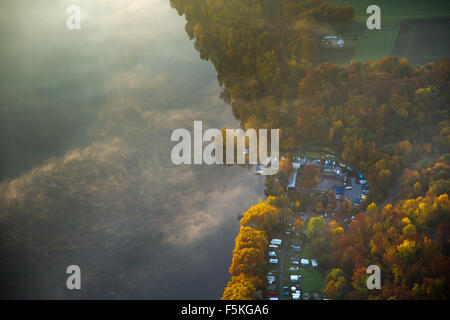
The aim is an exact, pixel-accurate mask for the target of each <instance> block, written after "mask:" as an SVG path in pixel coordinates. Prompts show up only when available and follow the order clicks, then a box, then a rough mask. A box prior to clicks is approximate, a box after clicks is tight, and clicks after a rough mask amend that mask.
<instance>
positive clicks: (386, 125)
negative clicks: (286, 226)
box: [171, 0, 450, 298]
mask: <svg viewBox="0 0 450 320" xmlns="http://www.w3.org/2000/svg"><path fill="white" fill-rule="evenodd" d="M171 4H172V6H173V7H174V8H176V9H177V10H178V13H179V14H180V15H182V14H184V15H185V17H186V21H187V23H186V32H187V34H188V35H189V37H190V38H191V39H194V40H195V42H194V43H195V48H196V49H197V50H198V51H199V53H200V56H201V57H202V58H203V59H208V60H210V61H211V62H212V63H213V65H214V66H215V68H216V70H217V73H218V81H219V83H220V84H221V86H222V87H223V92H222V97H223V99H224V100H225V101H226V102H228V103H230V104H231V106H232V109H233V112H234V114H235V116H236V117H237V118H238V119H240V121H241V125H242V127H243V128H245V129H247V128H280V130H281V141H280V146H281V149H282V151H284V152H292V151H295V150H297V149H298V148H302V149H303V148H307V147H308V146H318V147H326V148H328V149H329V150H332V151H333V152H335V153H336V154H338V155H339V156H340V157H341V158H342V159H343V160H344V161H346V162H347V163H349V164H351V165H352V166H354V167H357V168H359V170H361V171H362V172H363V173H364V174H365V176H366V177H367V179H368V181H369V182H370V185H371V195H370V196H371V200H373V201H374V202H376V203H379V204H380V203H381V201H382V200H383V199H384V198H385V195H386V193H387V191H388V189H389V187H390V186H391V185H392V184H393V183H394V182H395V181H396V180H397V178H398V177H399V176H400V174H402V172H403V175H404V176H402V179H403V180H402V181H404V183H403V184H402V190H401V192H400V198H399V199H398V201H397V203H396V205H394V206H390V205H388V206H386V207H384V208H378V207H377V205H376V204H375V203H374V204H372V205H370V206H369V208H368V209H367V214H366V215H364V214H360V215H358V217H357V219H356V220H355V221H354V222H353V223H352V224H351V226H350V228H349V230H348V231H346V232H341V229H342V228H341V227H340V226H339V225H338V224H337V223H336V222H334V223H330V225H328V226H327V227H326V228H325V229H324V230H323V234H322V235H321V236H319V237H318V238H319V239H322V240H323V241H319V240H317V241H316V242H317V243H319V242H320V245H318V248H320V250H318V251H321V257H322V261H326V264H327V265H328V266H329V267H330V273H329V276H328V278H327V280H328V282H327V285H326V287H325V292H326V293H327V295H328V296H330V297H332V298H344V297H346V298H368V297H369V293H368V292H367V289H364V288H363V286H362V284H364V283H365V282H362V280H361V279H363V278H364V277H366V274H365V273H364V272H363V271H362V269H361V268H362V267H363V266H364V267H365V266H367V265H368V263H369V262H370V263H380V264H382V265H383V266H384V267H385V268H386V269H387V270H390V272H391V274H392V276H390V277H388V278H387V279H386V283H387V286H386V288H385V289H384V290H383V291H382V293H381V294H380V295H379V296H380V297H382V298H424V297H431V298H433V297H447V298H448V297H449V292H448V288H449V279H450V277H449V275H448V271H449V263H450V262H449V259H450V258H449V252H448V241H449V239H448V237H446V236H444V235H445V232H444V231H448V224H449V223H450V221H449V207H450V205H449V201H448V196H447V195H448V193H449V191H450V190H449V181H450V180H449V178H450V177H449V170H448V169H449V168H448V165H449V164H448V156H447V157H442V158H441V159H440V160H439V161H438V162H435V163H431V164H429V166H422V167H420V169H418V170H415V169H412V168H411V165H412V163H414V162H415V161H416V160H417V159H418V158H420V157H427V158H432V156H433V155H443V154H445V153H448V151H449V147H450V120H449V110H450V108H449V92H450V88H449V84H450V82H449V76H450V60H449V59H444V60H441V61H440V62H438V63H429V64H427V65H424V66H420V67H414V66H412V65H411V64H410V63H409V62H408V61H407V60H405V59H399V58H397V57H385V58H383V59H380V60H379V61H367V62H364V63H361V62H352V63H351V64H349V65H347V66H343V67H340V66H336V65H333V64H331V63H328V62H326V61H321V60H320V54H319V53H320V46H319V40H320V36H321V35H320V34H319V32H318V31H317V30H319V28H318V27H317V26H318V24H319V23H324V22H333V21H349V20H352V19H353V16H354V11H353V8H351V7H349V6H346V7H342V6H336V5H332V4H327V3H326V2H321V1H319V0H303V1H294V0H281V1H271V0H249V1H239V0H206V1H205V0H191V1H187V0H171ZM408 168H409V169H408ZM281 171H283V170H281ZM435 171H436V172H435ZM433 172H434V173H433ZM272 200H273V199H272ZM261 205H262V204H259V205H258V206H261ZM275 207H276V206H275ZM278 208H280V207H278ZM265 211H269V212H272V211H271V210H268V209H267V208H266V210H265ZM249 212H250V210H249ZM245 217H246V216H245V215H244V219H245ZM241 223H242V222H241ZM267 228H268V227H267V226H266V225H264V227H261V226H260V227H257V228H256V230H259V231H264V232H266V233H267V234H270V230H268V229H267ZM339 228H341V229H339ZM243 231H245V232H249V231H248V230H243V229H241V232H243ZM447 233H448V232H447ZM263 240H266V239H263ZM324 243H326V244H327V245H324ZM257 247H258V248H259V245H258V246H257ZM236 248H238V243H237V244H236ZM236 250H238V249H236ZM252 255H254V257H255V259H259V257H260V255H261V253H257V252H253V253H252ZM236 259H237V258H236ZM258 261H260V260H258ZM260 262H261V263H262V261H260ZM236 263H237V262H236V261H235V258H234V259H233V265H232V268H231V269H232V270H231V271H232V272H231V273H232V275H233V278H232V281H231V282H230V286H231V288H227V289H226V291H225V294H224V298H232V297H234V298H235V297H236V295H235V294H234V293H233V292H234V291H233V290H234V289H233V286H236V290H237V291H239V290H243V291H245V292H246V295H245V297H246V298H254V292H253V291H252V290H253V289H257V288H259V287H261V285H260V282H259V281H252V279H255V277H256V278H258V275H260V274H259V273H258V274H255V273H251V272H250V273H249V272H246V271H245V270H244V269H243V268H241V269H239V268H237V267H234V265H235V264H236ZM258 268H259V267H258ZM233 270H241V271H242V272H235V271H233ZM364 270H365V269H364ZM244 276H245V277H244ZM238 277H241V278H242V277H244V278H243V279H241V278H238ZM239 279H241V280H242V281H238V280H239ZM243 283H244V284H246V285H244V288H245V290H244V288H242V287H239V286H240V285H242V284H243ZM250 284H251V285H250ZM250 287H251V288H250ZM249 288H250V289H252V288H253V289H252V290H250V289H249ZM237 296H239V295H237Z"/></svg>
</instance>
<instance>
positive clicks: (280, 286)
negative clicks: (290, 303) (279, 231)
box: [278, 239, 287, 300]
mask: <svg viewBox="0 0 450 320" xmlns="http://www.w3.org/2000/svg"><path fill="white" fill-rule="evenodd" d="M286 242H287V239H283V243H282V244H281V249H280V263H279V264H278V268H279V269H278V279H279V281H278V294H279V299H280V300H282V299H283V297H284V295H283V270H284V253H285V250H286V246H287V243H286Z"/></svg>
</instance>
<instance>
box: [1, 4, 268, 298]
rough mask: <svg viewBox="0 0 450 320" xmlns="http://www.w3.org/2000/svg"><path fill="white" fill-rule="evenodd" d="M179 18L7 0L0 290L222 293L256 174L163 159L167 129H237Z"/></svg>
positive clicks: (88, 294)
mask: <svg viewBox="0 0 450 320" xmlns="http://www.w3.org/2000/svg"><path fill="white" fill-rule="evenodd" d="M70 4H79V5H80V6H81V10H82V24H81V30H77V31H70V30H67V28H66V19H67V17H68V14H67V13H66V8H67V6H68V5H70ZM184 24H185V19H184V17H180V16H178V14H177V12H176V11H175V10H174V9H172V8H171V7H170V5H169V1H166V0H149V1H132V0H128V1H123V0H120V1H119V0H96V1H33V4H32V5H31V4H30V2H29V1H4V2H2V12H1V13H0V34H1V42H2V50H1V52H0V72H1V76H0V82H1V86H0V97H1V100H0V147H1V155H0V177H1V182H0V284H1V285H0V286H1V288H0V289H1V292H0V297H1V298H5V297H6V298H49V299H59V298H64V299H79V298H87V299H93V298H100V299H132V298H133V299H186V298H189V299H217V298H220V296H221V294H222V291H223V288H224V286H225V285H226V283H227V281H228V280H229V275H228V273H227V270H228V267H229V265H230V263H231V253H232V250H233V248H234V239H235V236H236V235H237V233H238V231H239V223H238V221H237V219H236V217H237V214H238V213H242V212H244V211H245V210H246V209H248V208H249V207H250V206H251V205H252V204H255V203H257V201H258V199H259V198H262V197H263V190H264V179H263V177H260V176H256V175H254V174H253V173H252V172H251V171H250V170H247V169H244V168H241V167H238V166H208V165H196V166H194V165H182V166H175V165H173V164H172V163H171V160H170V151H171V148H172V147H173V146H174V145H175V143H173V142H171V141H170V135H171V132H172V131H173V130H174V129H176V128H187V129H189V130H192V127H193V122H194V120H202V121H203V124H204V127H212V128H221V127H223V126H225V127H227V128H237V127H238V126H239V123H238V121H237V120H236V119H234V117H233V114H232V111H231V108H230V106H228V105H226V104H225V103H224V102H223V101H222V100H221V99H220V98H219V94H220V91H221V88H220V87H219V85H218V83H217V75H216V72H215V70H214V68H213V66H212V65H211V63H209V62H207V61H203V60H201V59H200V57H199V54H198V52H197V51H196V50H195V49H194V45H193V42H192V41H191V40H189V39H188V36H187V35H186V33H185V30H184ZM72 264H75V265H79V266H80V268H81V274H82V280H81V285H82V290H80V291H77V290H75V291H69V290H67V288H66V279H67V277H68V275H67V274H66V268H67V266H69V265H72Z"/></svg>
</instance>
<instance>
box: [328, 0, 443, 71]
mask: <svg viewBox="0 0 450 320" xmlns="http://www.w3.org/2000/svg"><path fill="white" fill-rule="evenodd" d="M327 2H330V3H334V4H339V5H351V6H352V7H353V8H354V9H355V21H354V22H345V23H333V24H331V25H329V26H328V28H330V29H331V31H330V32H334V33H335V34H342V35H344V37H346V38H353V37H355V36H358V37H359V39H357V40H352V39H346V40H345V45H344V48H341V49H338V48H332V49H330V50H326V51H325V50H324V51H325V52H323V59H325V60H327V61H330V62H333V63H336V64H339V65H344V64H348V63H349V62H350V61H352V60H354V61H367V60H377V59H380V58H382V57H385V56H390V55H393V54H397V55H398V56H399V57H401V58H408V57H411V55H409V56H408V55H400V54H398V52H399V51H398V50H397V51H396V52H393V50H394V46H395V44H396V40H397V36H398V35H399V31H400V29H401V26H402V25H403V24H404V23H405V22H407V21H411V20H433V19H443V18H450V1H436V0H434V1H418V0H410V1H407V0H396V1H388V0H381V1H378V2H377V5H378V6H379V7H380V8H381V30H368V29H367V27H366V19H367V17H368V16H369V15H368V14H366V9H367V7H368V6H369V5H371V4H373V3H372V1H369V0H346V1H339V0H328V1H327ZM407 23H409V22H407ZM324 30H327V27H324ZM446 30H448V27H447V29H442V30H440V34H441V35H444V36H445V37H448V36H447V35H448V31H446ZM433 32H434V30H433V29H432V28H427V31H423V32H418V33H417V40H414V41H415V44H414V45H412V48H413V50H416V49H417V48H418V47H419V46H420V45H422V44H420V40H418V39H419V37H422V36H424V35H425V38H430V39H429V41H434V40H433V38H435V36H434V34H433ZM429 41H428V42H427V43H429ZM434 50H435V49H432V50H431V51H427V52H425V54H421V55H420V56H419V57H418V58H417V59H413V60H414V61H411V62H412V63H416V64H422V63H425V62H428V61H434V60H436V56H435V52H433V51H434ZM438 50H439V49H438ZM441 51H442V50H441ZM447 55H448V54H447ZM412 58H415V56H412Z"/></svg>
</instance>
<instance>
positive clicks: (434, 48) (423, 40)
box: [392, 19, 450, 64]
mask: <svg viewBox="0 0 450 320" xmlns="http://www.w3.org/2000/svg"><path fill="white" fill-rule="evenodd" d="M448 30H450V19H445V20H444V19H441V20H438V19H436V20H425V21H420V20H416V21H407V22H405V23H404V24H403V25H402V26H401V28H400V31H399V34H398V38H397V41H396V43H395V46H394V50H393V51H392V54H393V55H395V56H399V57H405V58H407V59H408V60H409V61H410V62H411V63H413V64H424V63H426V62H429V61H438V60H439V59H441V58H444V57H449V56H450V45H449V42H448V36H449V31H448Z"/></svg>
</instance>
